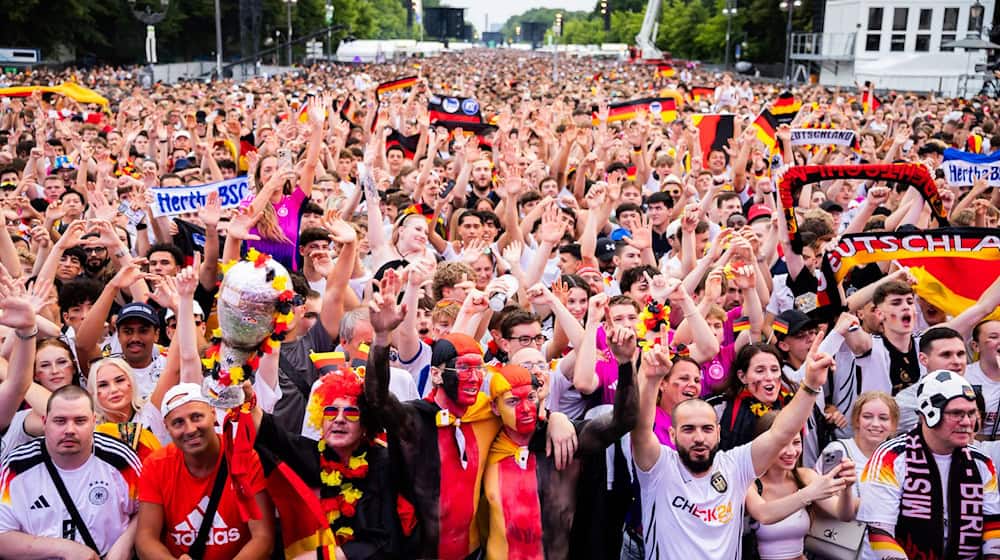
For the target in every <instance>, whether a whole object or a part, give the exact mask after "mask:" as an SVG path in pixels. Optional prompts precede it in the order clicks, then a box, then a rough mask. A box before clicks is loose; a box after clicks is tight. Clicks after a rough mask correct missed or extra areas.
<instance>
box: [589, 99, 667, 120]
mask: <svg viewBox="0 0 1000 560" xmlns="http://www.w3.org/2000/svg"><path fill="white" fill-rule="evenodd" d="M640 113H649V114H651V115H653V116H654V117H655V116H659V117H660V120H661V121H663V122H665V123H668V122H672V121H674V120H675V119H677V101H676V100H675V99H674V98H673V97H645V98H643V99H633V100H632V101H624V102H622V103H612V104H611V105H608V122H617V121H627V120H631V119H634V118H636V117H638V116H639V114H640ZM593 122H594V124H595V125H597V124H600V121H599V120H598V119H597V111H596V109H595V110H594V113H593Z"/></svg>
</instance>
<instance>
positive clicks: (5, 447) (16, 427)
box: [0, 408, 33, 461]
mask: <svg viewBox="0 0 1000 560" xmlns="http://www.w3.org/2000/svg"><path fill="white" fill-rule="evenodd" d="M31 412H32V410H31V409H30V408H28V409H25V410H18V411H17V412H15V413H14V417H13V418H11V419H10V425H8V426H7V431H6V432H4V433H3V439H2V440H0V461H3V460H5V459H7V455H10V452H11V451H13V450H15V449H17V447H18V446H20V445H22V444H25V443H28V442H29V441H31V440H32V439H33V436H32V435H31V434H29V433H28V432H26V431H25V430H24V420H25V419H26V418H27V417H28V415H29V414H31Z"/></svg>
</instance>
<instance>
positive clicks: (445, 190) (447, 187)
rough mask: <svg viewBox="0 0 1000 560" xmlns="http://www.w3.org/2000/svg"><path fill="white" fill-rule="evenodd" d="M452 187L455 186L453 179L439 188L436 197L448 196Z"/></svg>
mask: <svg viewBox="0 0 1000 560" xmlns="http://www.w3.org/2000/svg"><path fill="white" fill-rule="evenodd" d="M454 188H455V181H448V183H447V184H446V185H445V187H444V188H443V189H441V192H440V193H438V198H442V199H444V198H448V195H449V194H451V191H452V189H454Z"/></svg>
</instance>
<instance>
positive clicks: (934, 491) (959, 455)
mask: <svg viewBox="0 0 1000 560" xmlns="http://www.w3.org/2000/svg"><path fill="white" fill-rule="evenodd" d="M972 454H973V451H972V450H971V449H970V448H968V447H961V448H959V449H956V450H955V451H953V452H952V454H951V468H950V469H949V471H948V483H947V484H948V504H947V509H945V503H944V493H943V492H942V491H943V490H944V489H943V488H942V487H941V486H942V485H941V475H940V473H939V472H938V465H937V460H936V459H935V458H934V455H933V454H932V453H931V450H930V448H929V447H927V442H926V441H925V440H924V436H923V433H922V432H921V428H920V427H919V426H918V427H917V428H916V429H914V430H913V431H912V432H910V433H908V434H907V435H906V455H905V457H906V480H904V481H900V482H902V484H901V485H900V486H901V487H902V491H903V494H902V496H901V503H902V504H904V506H903V507H901V508H900V512H899V518H898V519H897V520H896V542H898V543H899V544H900V545H901V546H902V547H903V550H904V551H905V552H906V555H907V557H908V558H924V559H926V560H944V559H945V558H979V557H980V554H981V551H982V546H983V534H984V530H983V529H984V519H983V479H982V476H981V475H980V472H979V466H978V465H976V459H975V457H973V455H972ZM943 511H947V512H948V521H949V523H948V527H947V531H948V538H947V542H948V545H947V547H945V538H944V537H945V523H944V518H945V516H944V515H941V513H940V512H943Z"/></svg>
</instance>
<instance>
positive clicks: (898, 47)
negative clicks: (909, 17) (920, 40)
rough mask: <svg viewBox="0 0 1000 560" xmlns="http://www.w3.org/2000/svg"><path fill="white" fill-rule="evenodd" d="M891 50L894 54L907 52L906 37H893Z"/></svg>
mask: <svg viewBox="0 0 1000 560" xmlns="http://www.w3.org/2000/svg"><path fill="white" fill-rule="evenodd" d="M889 50H890V51H892V52H903V51H904V50H906V35H902V34H899V35H893V36H892V39H890V41H889Z"/></svg>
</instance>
